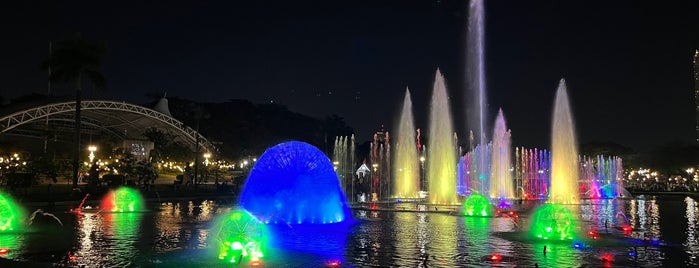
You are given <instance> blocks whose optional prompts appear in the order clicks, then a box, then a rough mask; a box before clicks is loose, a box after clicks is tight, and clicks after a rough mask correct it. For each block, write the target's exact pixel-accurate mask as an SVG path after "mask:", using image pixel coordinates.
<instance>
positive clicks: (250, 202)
mask: <svg viewBox="0 0 699 268" xmlns="http://www.w3.org/2000/svg"><path fill="white" fill-rule="evenodd" d="M239 205H240V206H241V207H242V208H244V209H246V210H247V211H249V212H250V213H251V214H253V215H254V216H255V217H257V218H258V219H259V220H260V221H262V222H265V223H284V224H290V225H295V224H329V223H338V222H343V221H346V220H348V219H350V215H351V214H350V211H349V207H348V206H347V200H346V199H345V195H344V193H343V192H342V189H340V185H339V182H338V179H337V175H336V174H335V171H334V170H333V165H332V163H330V159H328V157H327V156H325V154H323V152H321V151H320V150H318V148H316V147H314V146H313V145H310V144H308V143H304V142H298V141H291V142H285V143H280V144H278V145H276V146H274V147H271V148H269V149H267V150H266V151H265V152H264V154H262V156H261V157H260V158H259V159H258V160H257V162H256V163H255V166H254V167H253V168H252V171H251V172H250V175H249V176H248V179H247V182H246V184H245V187H244V188H243V191H242V192H241V194H240V201H239Z"/></svg>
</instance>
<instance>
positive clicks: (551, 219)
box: [529, 204, 576, 241]
mask: <svg viewBox="0 0 699 268" xmlns="http://www.w3.org/2000/svg"><path fill="white" fill-rule="evenodd" d="M575 222H576V219H575V216H574V215H573V214H572V213H571V212H570V211H569V210H567V209H566V208H564V207H563V206H561V205H558V204H546V205H544V206H542V207H539V208H538V209H537V210H536V212H534V215H533V216H532V224H531V228H530V229H529V231H530V233H531V234H532V235H533V236H534V237H537V238H540V239H544V240H550V239H551V240H553V239H555V240H564V241H567V240H572V239H573V238H574V237H575V235H574V232H575Z"/></svg>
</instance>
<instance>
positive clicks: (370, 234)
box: [0, 196, 699, 267]
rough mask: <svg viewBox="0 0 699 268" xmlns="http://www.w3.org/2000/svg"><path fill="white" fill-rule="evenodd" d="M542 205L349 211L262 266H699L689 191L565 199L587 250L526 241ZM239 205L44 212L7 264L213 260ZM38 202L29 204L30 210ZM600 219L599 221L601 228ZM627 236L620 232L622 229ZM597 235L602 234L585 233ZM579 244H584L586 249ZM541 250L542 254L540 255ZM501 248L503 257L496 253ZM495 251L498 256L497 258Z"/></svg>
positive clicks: (203, 263)
mask: <svg viewBox="0 0 699 268" xmlns="http://www.w3.org/2000/svg"><path fill="white" fill-rule="evenodd" d="M539 205H541V204H539V203H526V202H525V203H524V204H520V205H515V206H514V208H513V209H514V210H516V211H517V212H518V213H519V215H521V216H520V218H519V220H516V221H515V220H513V218H511V217H495V218H473V217H463V216H456V215H450V214H447V213H435V212H432V211H431V212H403V211H400V210H402V209H404V208H411V206H415V205H414V204H398V205H391V207H384V208H390V209H391V210H393V211H372V210H354V211H353V214H354V218H355V219H356V223H354V224H343V225H327V226H322V227H308V226H303V227H293V226H275V227H274V228H272V229H273V230H272V233H273V234H274V235H272V236H273V237H272V238H271V241H272V242H270V243H271V245H272V246H271V247H272V248H271V249H269V250H268V251H267V252H265V257H264V258H263V260H264V262H263V266H266V267H323V266H326V267H328V266H333V265H334V264H337V263H339V264H340V265H339V266H340V267H352V266H355V267H427V266H429V267H467V266H491V265H494V266H501V267H512V266H520V267H521V266H524V267H533V266H534V265H535V264H536V265H538V266H539V267H580V266H593V267H598V266H614V267H623V266H629V267H638V266H646V267H657V266H698V265H699V260H697V256H699V238H698V237H697V228H698V223H697V215H698V214H699V209H698V206H697V202H696V201H695V198H691V197H652V196H649V197H646V198H645V199H632V200H585V201H584V202H583V204H580V205H575V206H572V205H571V206H566V208H568V209H569V210H571V211H572V212H573V213H575V214H577V215H578V216H579V219H580V222H579V223H578V228H577V231H578V233H580V234H581V235H580V239H581V240H583V241H585V243H586V244H588V245H587V246H585V245H583V246H581V248H575V247H574V246H573V242H567V243H555V242H551V241H539V240H534V239H532V238H530V236H529V235H528V233H527V229H528V228H529V227H528V226H529V220H530V216H531V214H532V212H533V211H534V209H535V208H536V207H538V206H539ZM232 206H234V204H232V203H229V202H223V201H210V200H192V201H181V202H169V203H148V204H147V207H148V209H149V211H148V212H142V213H114V214H112V213H99V214H96V213H94V212H83V213H82V214H75V213H69V212H67V211H68V208H65V207H55V208H53V209H52V210H49V209H47V208H41V209H43V210H45V211H49V212H51V213H53V214H54V215H55V216H56V217H57V218H58V220H60V221H61V223H62V224H63V226H61V225H60V224H59V223H58V221H57V220H56V219H53V218H52V217H49V216H43V215H39V216H37V217H36V218H35V219H34V223H33V224H32V226H31V227H30V228H29V230H28V231H25V232H22V233H14V234H2V235H0V249H3V248H4V249H8V250H9V252H7V253H5V254H3V255H0V257H4V258H7V259H13V260H17V261H25V262H28V263H29V262H31V263H40V264H47V265H55V266H71V267H81V266H84V267H129V266H131V267H172V266H178V267H218V266H220V265H221V263H219V262H218V260H217V259H216V257H215V254H216V253H215V252H214V251H213V250H211V249H212V247H211V246H210V245H209V244H210V243H211V242H209V241H211V239H210V238H211V237H210V236H211V225H212V223H213V222H214V219H215V218H216V216H217V215H221V214H223V213H225V212H228V211H230V210H231V207H232ZM34 209H38V207H33V208H28V209H27V210H28V211H29V212H31V211H33V210H34ZM605 225H606V228H605ZM624 225H629V226H631V227H632V228H633V231H631V232H627V233H626V234H624V231H623V230H622V229H621V228H619V227H620V226H624ZM589 230H594V231H595V232H597V233H599V239H598V240H592V239H589V238H587V237H586V236H585V233H586V232H588V231H589ZM581 245H582V244H581ZM544 246H546V254H545V255H544V254H543V252H544ZM493 254H497V255H496V256H498V260H495V261H493V260H491V258H492V256H493ZM500 257H501V259H499V258H500Z"/></svg>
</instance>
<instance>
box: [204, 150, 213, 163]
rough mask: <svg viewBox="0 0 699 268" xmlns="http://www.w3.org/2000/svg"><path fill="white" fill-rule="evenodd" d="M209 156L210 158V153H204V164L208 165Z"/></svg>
mask: <svg viewBox="0 0 699 268" xmlns="http://www.w3.org/2000/svg"><path fill="white" fill-rule="evenodd" d="M209 158H211V153H204V165H205V166H209Z"/></svg>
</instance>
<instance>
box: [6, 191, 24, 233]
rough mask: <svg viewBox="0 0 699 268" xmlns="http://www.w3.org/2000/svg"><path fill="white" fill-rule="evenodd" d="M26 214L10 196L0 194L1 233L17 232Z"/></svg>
mask: <svg viewBox="0 0 699 268" xmlns="http://www.w3.org/2000/svg"><path fill="white" fill-rule="evenodd" d="M24 216H25V213H24V210H23V209H22V208H20V207H19V206H18V205H17V204H16V203H15V202H14V201H13V200H12V199H11V198H10V197H9V196H8V195H6V194H4V193H2V192H0V233H2V232H9V231H17V230H19V229H20V220H21V219H24Z"/></svg>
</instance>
